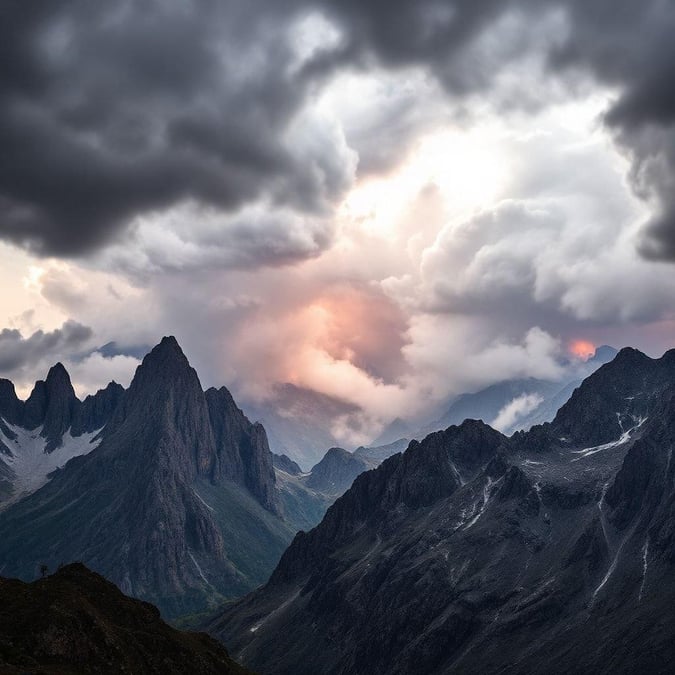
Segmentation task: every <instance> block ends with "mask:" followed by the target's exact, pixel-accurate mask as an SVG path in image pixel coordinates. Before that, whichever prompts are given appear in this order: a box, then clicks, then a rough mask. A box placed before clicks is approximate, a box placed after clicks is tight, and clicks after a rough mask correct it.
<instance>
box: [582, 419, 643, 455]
mask: <svg viewBox="0 0 675 675" xmlns="http://www.w3.org/2000/svg"><path fill="white" fill-rule="evenodd" d="M646 421H647V418H646V417H641V418H640V419H639V420H638V421H637V424H636V425H635V426H634V427H631V428H630V429H628V430H626V431H624V432H623V433H622V434H621V437H620V438H618V439H617V440H616V441H611V442H609V443H603V444H602V445H594V446H592V447H590V448H583V449H581V450H572V454H573V455H579V456H578V457H574V458H573V459H571V460H570V461H572V462H578V461H579V460H580V459H585V458H586V457H590V456H591V455H595V454H596V453H597V452H602V451H603V450H611V449H612V448H618V447H619V446H621V445H623V444H624V443H627V442H628V441H629V440H630V437H631V434H632V433H633V432H634V431H635V430H636V429H639V428H640V427H641V426H642V425H643V424H644V423H645V422H646Z"/></svg>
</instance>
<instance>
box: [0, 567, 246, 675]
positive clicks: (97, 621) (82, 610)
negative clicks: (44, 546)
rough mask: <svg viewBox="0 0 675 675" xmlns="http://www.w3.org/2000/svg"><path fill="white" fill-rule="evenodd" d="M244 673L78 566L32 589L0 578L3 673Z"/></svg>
mask: <svg viewBox="0 0 675 675" xmlns="http://www.w3.org/2000/svg"><path fill="white" fill-rule="evenodd" d="M247 672H249V671H247V670H245V669H244V668H241V667H239V666H238V665H237V664H235V663H234V662H233V661H232V660H231V659H230V658H229V657H228V654H227V651H226V650H225V648H224V647H222V646H221V645H220V644H219V643H218V642H216V641H215V640H213V639H212V638H210V637H208V636H207V635H205V634H204V633H186V632H181V631H177V630H175V629H174V628H171V627H170V626H168V625H167V624H166V623H164V622H163V621H162V620H161V619H160V616H159V611H158V610H157V609H156V608H155V607H154V606H153V605H150V604H148V603H146V602H141V601H140V600H133V599H131V598H128V597H127V596H125V595H124V594H122V593H121V592H120V591H119V590H118V588H117V587H116V586H115V585H114V584H111V583H110V582H108V581H106V580H105V579H104V578H103V577H101V576H99V575H98V574H95V573H94V572H91V571H90V570H88V569H87V568H86V567H85V566H84V565H81V564H77V563H76V564H73V565H68V566H66V567H63V568H62V569H61V570H59V571H58V572H57V573H56V574H53V575H52V576H49V577H46V578H44V579H40V580H39V581H35V582H33V583H30V584H27V583H24V582H22V581H18V580H15V579H2V578H0V673H2V674H3V675H13V674H14V673H17V674H18V673H21V674H22V675H24V674H26V673H31V675H33V674H45V675H46V674H49V675H52V674H54V675H56V674H58V675H62V674H64V675H65V674H66V673H68V675H75V674H79V673H82V674H85V673H86V674H87V675H89V674H92V673H133V675H144V674H145V673H157V674H160V673H161V674H162V675H166V674H168V673H191V674H192V673H194V674H195V675H201V674H204V675H207V674H210V673H220V674H223V673H226V674H228V673H232V674H244V673H247Z"/></svg>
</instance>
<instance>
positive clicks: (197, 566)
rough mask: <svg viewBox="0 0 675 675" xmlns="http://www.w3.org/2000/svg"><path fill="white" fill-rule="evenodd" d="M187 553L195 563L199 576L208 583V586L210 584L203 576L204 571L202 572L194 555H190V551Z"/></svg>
mask: <svg viewBox="0 0 675 675" xmlns="http://www.w3.org/2000/svg"><path fill="white" fill-rule="evenodd" d="M188 555H189V556H190V560H192V562H193V563H194V564H195V567H196V568H197V572H198V573H199V576H200V577H201V578H202V579H203V580H204V583H206V584H208V585H209V586H210V585H211V584H210V583H209V580H208V579H207V578H206V577H205V576H204V572H202V568H201V567H200V566H199V563H198V562H197V560H196V559H195V557H194V556H193V555H192V551H188Z"/></svg>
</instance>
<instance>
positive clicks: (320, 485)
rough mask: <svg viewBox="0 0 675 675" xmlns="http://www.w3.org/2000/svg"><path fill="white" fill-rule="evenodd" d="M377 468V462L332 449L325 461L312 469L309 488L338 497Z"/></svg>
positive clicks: (340, 449) (342, 450)
mask: <svg viewBox="0 0 675 675" xmlns="http://www.w3.org/2000/svg"><path fill="white" fill-rule="evenodd" d="M374 466H376V463H375V462H371V461H369V460H367V459H362V458H360V457H358V456H356V455H354V454H352V453H351V452H347V450H345V449H344V448H331V449H330V450H328V452H327V453H326V454H325V455H324V456H323V459H322V460H321V461H320V462H319V463H318V464H316V465H315V466H314V467H312V471H311V473H310V475H309V476H308V478H307V486H308V487H310V488H312V489H314V490H317V491H319V492H323V493H324V494H328V495H335V496H336V497H337V496H339V495H341V494H343V493H344V492H345V490H347V489H348V488H349V487H351V484H352V483H353V482H354V479H355V478H356V477H357V476H359V475H360V474H362V473H363V472H364V471H367V470H368V469H371V468H373V467H374Z"/></svg>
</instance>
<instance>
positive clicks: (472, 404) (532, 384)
mask: <svg viewBox="0 0 675 675" xmlns="http://www.w3.org/2000/svg"><path fill="white" fill-rule="evenodd" d="M560 388H561V385H560V384H559V383H558V382H550V381H548V380H538V379H536V378H533V377H532V378H527V379H523V380H507V381H505V382H499V383H497V384H493V385H491V386H490V387H486V388H485V389H481V390H480V391H477V392H476V393H473V394H462V395H461V396H459V397H458V398H457V399H456V400H455V401H454V402H453V403H452V405H451V406H450V407H449V408H448V409H447V411H446V412H445V413H444V414H443V416H442V417H440V418H439V419H437V420H435V421H434V422H432V423H430V424H428V425H427V426H426V427H425V428H424V429H423V430H422V431H421V432H420V433H419V434H417V436H416V437H421V438H423V437H424V436H425V435H426V434H427V433H431V432H432V431H438V430H440V429H447V428H448V427H449V426H452V425H453V424H461V423H462V422H463V421H464V420H466V419H477V420H483V421H484V422H485V423H486V424H489V423H491V422H493V421H494V420H495V419H496V418H497V417H498V416H499V414H500V412H502V411H503V410H504V408H505V407H506V406H507V405H508V404H509V403H511V402H512V401H514V400H517V399H520V398H522V397H524V396H530V397H532V400H533V401H535V405H536V406H538V405H540V404H541V403H542V402H543V401H544V400H546V399H547V398H549V397H552V396H554V395H555V394H556V393H557V392H558V391H559V390H560ZM507 431H508V429H507Z"/></svg>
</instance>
